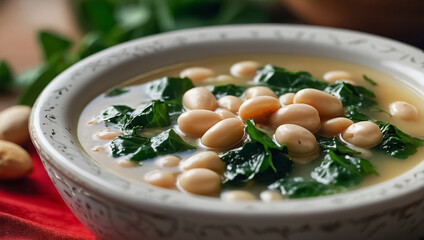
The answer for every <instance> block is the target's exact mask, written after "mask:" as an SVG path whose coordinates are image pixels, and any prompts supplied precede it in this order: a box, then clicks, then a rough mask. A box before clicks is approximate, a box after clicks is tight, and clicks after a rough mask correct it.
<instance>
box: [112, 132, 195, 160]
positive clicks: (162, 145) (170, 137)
mask: <svg viewBox="0 0 424 240" xmlns="http://www.w3.org/2000/svg"><path fill="white" fill-rule="evenodd" d="M110 147H111V149H112V156H113V157H115V158H116V157H128V158H129V159H130V160H132V161H137V162H139V161H143V160H147V159H152V158H155V157H157V156H161V155H166V154H170V153H177V152H183V151H186V150H190V149H196V147H194V146H191V145H189V144H187V143H185V142H184V141H183V140H182V139H181V137H180V136H178V134H176V133H175V132H174V130H172V129H169V130H167V131H164V132H162V133H160V134H159V135H157V136H155V137H152V138H150V139H149V138H145V137H140V136H132V135H124V136H119V137H117V138H115V139H114V140H113V141H112V142H111V144H110Z"/></svg>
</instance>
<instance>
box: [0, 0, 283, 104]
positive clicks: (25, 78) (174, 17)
mask: <svg viewBox="0 0 424 240" xmlns="http://www.w3.org/2000/svg"><path fill="white" fill-rule="evenodd" d="M280 4H281V3H280V2H279V1H276V0H266V1H263V0H246V1H233V0H204V1H197V0H174V1H168V0H123V1H116V0H90V1H86V0H75V1H72V6H73V9H74V13H75V14H76V15H77V19H78V22H79V25H80V27H81V29H82V30H84V31H85V33H86V35H85V36H84V37H83V38H82V40H81V41H80V42H79V43H77V44H75V45H77V46H78V47H77V48H75V47H74V48H73V44H72V41H71V40H69V39H68V38H66V37H64V36H61V35H59V34H56V33H54V32H51V31H40V32H39V33H38V40H39V45H40V48H41V51H42V53H43V55H44V62H43V63H41V64H40V66H38V67H36V68H34V69H31V70H29V71H28V72H26V73H23V74H22V75H19V76H12V75H11V73H10V71H8V73H6V70H5V68H4V65H6V64H5V63H4V62H2V65H1V67H0V83H2V85H1V86H0V93H1V92H4V91H5V90H6V89H10V88H11V87H12V85H13V86H16V87H17V88H18V90H20V96H19V99H18V104H24V105H28V106H32V105H33V104H34V102H35V100H36V99H37V97H38V95H39V94H40V93H41V91H42V90H43V89H44V88H45V87H46V86H47V84H48V83H50V81H51V80H52V79H53V78H55V77H56V76H57V75H59V74H60V73H61V72H62V71H64V70H65V69H67V68H68V67H70V66H71V65H73V64H74V63H76V62H77V61H79V60H81V59H83V58H86V57H88V56H90V55H92V54H94V53H96V52H99V51H101V50H103V49H105V48H108V47H111V46H114V45H116V44H119V43H122V42H125V41H129V40H132V39H136V38H139V37H143V36H148V35H151V34H156V33H161V32H166V31H172V30H177V29H183V28H190V27H199V26H212V25H220V24H232V23H264V22H271V15H272V11H273V10H275V6H279V5H280ZM5 76H7V77H5ZM13 79H15V82H14V84H11V83H10V82H11V81H12V80H13ZM169 105H170V106H171V107H172V108H173V109H174V110H175V111H173V112H178V111H177V110H178V106H177V105H178V104H177V103H176V102H170V103H169Z"/></svg>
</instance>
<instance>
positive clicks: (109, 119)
mask: <svg viewBox="0 0 424 240" xmlns="http://www.w3.org/2000/svg"><path fill="white" fill-rule="evenodd" d="M133 111H134V109H132V108H130V107H128V106H124V105H115V106H110V107H108V108H106V109H105V110H104V111H103V112H102V113H100V115H99V116H97V117H96V118H97V119H98V120H99V121H104V122H106V123H113V124H116V125H117V126H118V127H120V128H122V127H123V126H124V125H125V124H126V123H127V121H128V119H129V117H130V116H131V113H132V112H133Z"/></svg>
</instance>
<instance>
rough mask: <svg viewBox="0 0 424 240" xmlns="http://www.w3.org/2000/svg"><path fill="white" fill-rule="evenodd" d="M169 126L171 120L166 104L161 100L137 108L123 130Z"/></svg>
mask: <svg viewBox="0 0 424 240" xmlns="http://www.w3.org/2000/svg"><path fill="white" fill-rule="evenodd" d="M169 125H171V119H170V117H169V113H168V106H167V104H166V103H165V102H164V101H161V100H153V101H151V102H149V103H146V104H142V105H140V106H138V107H137V108H136V109H135V110H134V111H133V112H132V113H131V115H130V116H129V119H128V122H127V123H126V124H125V126H124V128H125V129H133V128H155V127H167V126H169Z"/></svg>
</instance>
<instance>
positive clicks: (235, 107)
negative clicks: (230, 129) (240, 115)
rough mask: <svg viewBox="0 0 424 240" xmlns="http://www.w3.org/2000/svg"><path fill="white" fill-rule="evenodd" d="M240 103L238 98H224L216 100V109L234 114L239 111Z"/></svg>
mask: <svg viewBox="0 0 424 240" xmlns="http://www.w3.org/2000/svg"><path fill="white" fill-rule="evenodd" d="M242 103H243V101H242V100H241V99H240V98H238V97H234V96H224V97H221V98H220V99H218V107H220V108H224V109H227V110H228V111H230V112H232V113H234V114H236V113H237V112H238V111H239V108H240V105H241V104H242Z"/></svg>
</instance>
